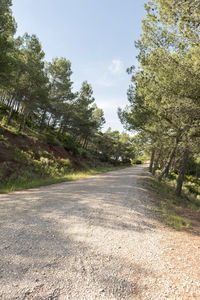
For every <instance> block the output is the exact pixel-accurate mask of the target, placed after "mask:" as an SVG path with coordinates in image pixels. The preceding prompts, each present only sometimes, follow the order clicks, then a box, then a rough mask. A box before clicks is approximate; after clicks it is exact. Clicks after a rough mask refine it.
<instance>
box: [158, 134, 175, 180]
mask: <svg viewBox="0 0 200 300" xmlns="http://www.w3.org/2000/svg"><path fill="white" fill-rule="evenodd" d="M177 145H178V139H176V141H175V146H174V147H173V149H172V151H171V152H170V155H169V158H168V160H167V162H166V164H165V166H164V168H163V170H162V172H161V173H160V175H159V177H158V181H161V180H162V178H163V176H164V175H165V174H166V173H167V172H169V168H170V165H171V162H172V159H173V157H174V155H175V152H176V148H177Z"/></svg>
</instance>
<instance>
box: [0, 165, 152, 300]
mask: <svg viewBox="0 0 200 300" xmlns="http://www.w3.org/2000/svg"><path fill="white" fill-rule="evenodd" d="M141 168H142V167H141ZM137 172H138V169H134V168H130V169H126V170H120V171H118V172H109V173H106V174H102V175H97V176H94V177H92V178H87V179H82V180H78V181H76V182H67V183H61V184H56V185H52V186H46V187H42V188H38V189H30V190H27V191H23V192H15V193H10V194H7V195H0V199H1V200H0V212H1V213H0V216H1V218H0V252H1V255H0V279H1V283H0V297H5V299H6V297H7V298H12V297H14V296H15V297H18V299H22V296H23V297H25V298H24V299H29V298H30V299H32V298H34V297H36V296H41V297H43V298H42V299H54V298H55V299H56V297H57V296H56V294H58V295H59V294H61V293H64V294H66V293H67V294H66V295H67V296H69V297H72V296H73V295H74V293H78V291H79V290H81V291H82V293H83V294H81V296H82V298H83V299H88V300H89V299H90V298H89V292H90V291H93V294H95V295H97V297H99V298H98V299H101V297H104V298H106V299H133V296H134V295H136V294H137V293H139V292H141V291H142V290H145V289H148V287H145V286H142V285H141V284H140V283H138V282H139V281H138V280H139V279H140V278H141V277H152V278H155V277H156V276H157V275H155V274H154V272H153V270H151V267H149V268H145V267H143V266H142V265H140V264H139V263H138V264H136V263H134V262H133V261H131V259H130V258H129V257H127V255H128V254H126V257H125V258H124V254H123V253H124V252H120V251H121V250H120V249H122V250H123V251H124V250H126V247H127V248H129V250H130V251H129V252H128V253H131V251H132V250H133V249H134V248H132V246H131V245H132V244H133V243H134V242H133V237H134V236H135V235H136V241H137V239H138V238H139V237H140V236H141V238H143V236H145V234H148V233H150V232H152V231H154V230H155V229H156V223H155V220H156V218H157V217H156V215H154V214H153V213H152V210H151V209H150V208H148V206H149V205H151V202H150V199H149V192H148V190H147V189H145V188H144V187H143V186H142V185H141V184H138V183H137V181H138V179H140V178H141V177H142V176H140V175H137ZM102 243H105V245H102ZM104 247H105V249H104ZM118 248H120V249H118ZM83 278H84V279H83ZM9 290H11V294H9V293H8V291H9ZM64 294H63V295H64ZM13 295H14V296H13ZM52 295H55V297H54V298H50V297H53V296H52ZM77 295H78V294H77ZM87 296H88V298H87ZM31 297H32V298H31ZM48 297H49V298H48ZM74 297H75V296H74ZM84 297H85V298H84ZM109 297H110V298H109ZM74 299H79V298H74ZM91 299H92V298H91Z"/></svg>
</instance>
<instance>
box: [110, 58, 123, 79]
mask: <svg viewBox="0 0 200 300" xmlns="http://www.w3.org/2000/svg"><path fill="white" fill-rule="evenodd" d="M108 70H109V71H110V72H111V73H112V74H115V75H119V74H122V73H123V72H124V64H123V62H122V61H121V60H120V59H113V60H112V63H111V65H110V66H109V67H108Z"/></svg>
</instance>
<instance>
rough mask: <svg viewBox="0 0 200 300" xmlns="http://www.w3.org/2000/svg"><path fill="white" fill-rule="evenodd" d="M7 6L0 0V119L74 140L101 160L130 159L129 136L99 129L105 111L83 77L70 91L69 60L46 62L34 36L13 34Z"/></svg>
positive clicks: (9, 3)
mask: <svg viewBox="0 0 200 300" xmlns="http://www.w3.org/2000/svg"><path fill="white" fill-rule="evenodd" d="M11 6H12V1H11V0H9V1H8V0H0V46H1V51H0V108H1V112H3V113H1V114H0V116H1V118H2V120H1V122H3V123H4V124H5V125H6V126H8V125H12V126H15V127H18V131H19V132H21V131H22V132H24V131H26V130H27V129H28V128H27V126H28V127H29V125H30V124H32V126H33V127H34V128H35V129H36V130H37V131H38V132H40V133H45V132H46V133H47V134H49V133H51V134H53V135H54V136H55V137H56V138H57V139H59V140H60V141H62V142H63V143H64V144H66V143H68V144H69V143H71V144H72V146H71V148H72V147H73V145H75V144H76V145H78V147H82V148H84V149H88V147H89V149H91V150H93V151H96V153H99V154H100V155H101V156H102V159H105V160H108V159H113V160H114V161H118V160H124V161H130V159H131V157H132V155H133V151H132V149H130V148H131V147H130V137H129V136H128V135H127V134H124V133H122V134H120V133H119V132H118V131H114V132H112V131H111V130H110V129H109V130H108V131H107V132H106V133H102V132H101V128H102V126H103V125H104V123H105V119H104V113H103V111H102V109H100V108H98V107H97V105H96V104H95V99H94V96H93V90H92V86H91V85H90V84H89V83H88V82H87V81H84V82H83V83H82V86H81V89H80V91H77V92H74V90H73V82H72V79H71V76H72V69H71V62H70V61H69V60H67V59H66V58H64V57H61V58H54V59H53V60H52V61H51V62H46V61H45V53H44V51H43V50H42V46H41V43H40V41H39V40H38V38H37V36H36V35H29V34H27V33H25V34H24V35H23V36H22V37H17V38H15V33H16V28H17V25H16V22H15V20H14V18H13V16H12V10H11ZM69 148H70V147H69Z"/></svg>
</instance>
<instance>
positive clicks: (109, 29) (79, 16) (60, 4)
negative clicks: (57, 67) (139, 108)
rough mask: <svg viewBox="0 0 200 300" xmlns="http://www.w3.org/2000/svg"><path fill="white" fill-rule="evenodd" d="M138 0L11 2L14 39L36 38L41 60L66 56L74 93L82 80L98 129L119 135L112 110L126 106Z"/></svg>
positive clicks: (141, 11)
mask: <svg viewBox="0 0 200 300" xmlns="http://www.w3.org/2000/svg"><path fill="white" fill-rule="evenodd" d="M144 3H145V1H144V0H57V1H55V0H13V7H12V9H13V14H14V17H15V19H16V21H17V24H18V31H17V34H18V35H22V34H24V33H25V32H28V33H29V34H36V35H37V36H38V38H39V39H40V41H41V43H42V46H43V50H44V51H45V53H46V60H48V61H50V60H51V59H52V58H53V57H61V56H63V57H66V58H67V59H69V60H70V61H71V63H72V71H73V76H72V80H73V82H74V90H78V89H80V86H81V83H82V82H83V81H84V80H87V81H88V82H89V83H91V84H92V87H93V90H94V97H95V99H96V103H97V105H98V107H100V108H102V109H103V110H104V115H105V118H106V125H105V128H104V129H107V128H108V127H111V128H112V130H119V131H122V130H123V127H122V125H121V123H120V121H119V119H118V116H117V108H118V107H124V106H125V105H126V104H127V96H126V92H127V89H128V86H129V84H130V76H129V75H128V74H127V73H126V69H127V67H130V66H131V65H136V64H137V60H136V56H137V50H136V49H135V47H134V41H135V40H137V39H138V38H139V36H140V34H141V28H142V24H141V20H142V18H143V17H144V16H145V12H144V8H143V5H144Z"/></svg>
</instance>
